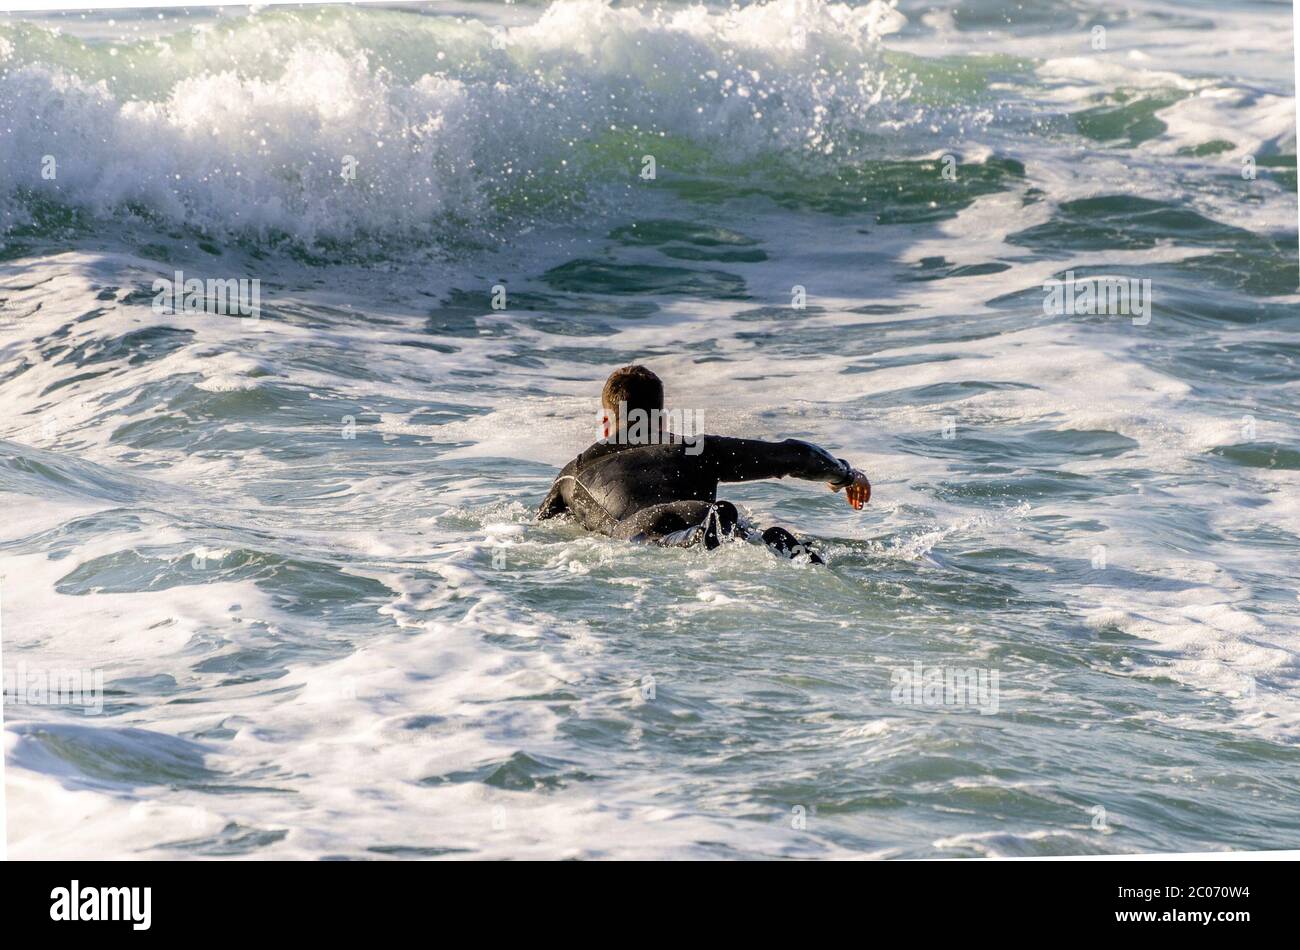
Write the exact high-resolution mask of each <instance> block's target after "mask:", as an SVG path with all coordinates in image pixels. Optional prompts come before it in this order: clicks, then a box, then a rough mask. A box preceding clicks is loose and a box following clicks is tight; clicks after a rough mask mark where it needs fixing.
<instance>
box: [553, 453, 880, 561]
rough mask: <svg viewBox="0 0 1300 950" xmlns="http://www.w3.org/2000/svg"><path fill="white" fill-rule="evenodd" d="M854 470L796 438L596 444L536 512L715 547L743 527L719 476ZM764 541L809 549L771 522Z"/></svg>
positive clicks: (830, 475) (616, 532)
mask: <svg viewBox="0 0 1300 950" xmlns="http://www.w3.org/2000/svg"><path fill="white" fill-rule="evenodd" d="M853 474H854V472H853V467H852V466H851V465H849V463H848V462H846V461H844V460H843V459H837V458H835V457H834V456H832V455H831V454H830V453H829V452H827V451H826V450H825V449H822V448H819V447H817V446H815V445H811V444H809V443H807V442H800V441H799V440H798V439H786V440H785V441H784V442H761V441H758V440H756V439H732V438H727V437H726V436H718V435H704V436H689V437H687V438H686V439H684V440H682V439H679V438H677V437H673V438H672V440H671V441H663V442H656V443H652V444H648V445H643V444H626V443H619V442H610V441H605V442H597V443H595V444H594V445H592V446H591V447H590V448H588V449H587V450H586V451H585V452H583V453H582V454H581V455H579V456H578V457H577V458H575V459H574V460H573V461H572V462H570V463H569V464H568V465H566V466H564V468H563V470H562V471H561V472H560V475H559V477H558V478H557V479H556V480H555V484H554V485H552V486H551V490H550V492H549V493H548V494H547V496H546V499H545V500H544V501H543V502H542V505H541V507H540V508H539V509H538V511H537V517H538V518H551V517H554V516H555V515H558V514H561V513H563V512H566V511H567V512H571V513H572V514H573V515H574V517H575V518H577V520H578V522H579V523H580V524H581V525H582V526H583V527H584V528H587V529H588V530H590V531H598V532H600V533H601V534H607V535H609V536H610V537H614V538H622V539H625V540H631V541H649V542H652V543H655V544H670V545H681V546H686V545H691V544H699V543H703V544H704V545H705V546H706V547H709V548H713V547H716V546H717V545H718V544H719V543H720V541H721V539H722V537H723V536H730V535H732V534H735V533H736V532H737V529H738V528H739V527H740V526H739V524H738V516H737V512H736V508H735V506H734V505H732V504H731V503H730V502H726V501H721V502H720V501H718V482H748V481H754V480H757V479H760V478H784V477H786V476H789V477H792V478H803V479H807V480H809V481H820V482H831V483H834V484H838V485H847V484H849V483H850V482H852V480H853ZM763 540H764V541H765V542H767V544H768V545H769V546H770V547H773V548H775V549H776V550H778V551H779V552H780V553H783V554H790V555H793V554H798V553H804V549H803V545H802V544H800V543H799V542H798V541H796V540H795V539H794V537H793V536H791V535H790V533H789V532H787V531H785V530H784V529H782V528H769V529H768V530H767V531H765V532H763ZM814 557H815V555H814Z"/></svg>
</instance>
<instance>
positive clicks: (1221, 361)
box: [0, 0, 1300, 858]
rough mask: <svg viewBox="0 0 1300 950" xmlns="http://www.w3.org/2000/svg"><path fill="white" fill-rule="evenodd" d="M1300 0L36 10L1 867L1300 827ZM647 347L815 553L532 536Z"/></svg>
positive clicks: (978, 843)
mask: <svg viewBox="0 0 1300 950" xmlns="http://www.w3.org/2000/svg"><path fill="white" fill-rule="evenodd" d="M1291 12H1292V11H1291V8H1290V6H1289V5H1286V4H1272V3H1246V4H1232V5H1227V6H1226V7H1225V6H1224V5H1223V4H1186V5H1182V6H1180V7H1179V8H1177V9H1176V10H1175V9H1174V8H1170V7H1167V6H1165V5H1163V4H1158V3H1139V4H1137V5H1135V6H1131V8H1130V10H1129V11H1127V12H1122V13H1121V12H1117V11H1115V10H1112V9H1110V8H1109V6H1108V5H1103V4H1092V3H1079V2H1069V3H1057V2H1044V3H1037V4H1033V5H1032V6H1025V5H1016V6H1011V5H1007V4H1002V3H994V2H988V3H963V4H943V3H940V4H934V3H925V4H917V3H909V2H903V3H900V4H899V5H898V8H897V9H896V10H894V9H892V8H889V7H886V6H883V5H880V4H873V5H834V4H824V3H821V2H817V0H802V2H800V0H777V2H775V3H772V4H768V5H756V4H755V5H745V6H744V7H743V8H738V9H737V10H736V11H733V12H728V9H727V8H726V7H725V6H721V5H712V6H707V7H697V8H688V7H685V6H672V5H665V6H663V7H644V8H635V7H630V6H620V7H608V6H605V5H602V4H599V3H596V2H592V0H559V2H555V3H551V4H536V5H522V6H521V5H504V4H480V3H472V4H463V5H460V6H458V7H455V8H451V7H448V6H446V5H428V6H418V5H412V6H407V7H398V8H389V9H383V10H380V9H373V8H372V9H365V8H361V9H352V8H349V9H345V8H325V7H315V8H313V7H306V8H265V9H262V10H259V11H258V12H256V13H249V12H248V11H246V10H243V9H228V10H224V11H220V12H217V11H207V12H204V11H196V12H191V13H187V14H184V15H180V16H177V15H176V14H173V13H171V12H168V13H166V14H164V15H162V16H161V17H160V16H159V14H158V12H157V11H136V12H120V11H119V12H114V13H113V14H111V15H110V14H102V15H99V14H97V15H86V16H84V17H83V16H82V15H80V14H76V15H67V16H56V15H50V16H45V17H38V16H29V17H20V16H18V15H11V16H9V17H8V18H7V19H5V20H0V130H3V131H2V133H0V175H3V178H0V228H2V229H3V231H2V233H0V391H2V392H3V399H4V405H5V407H6V409H7V412H6V413H4V415H3V417H0V419H2V420H3V423H2V424H3V429H2V430H0V491H2V492H3V493H4V495H5V510H6V518H5V523H4V528H3V531H2V532H0V550H3V559H2V560H0V598H2V599H0V618H2V619H3V637H4V640H3V649H4V657H3V659H4V666H5V670H6V674H7V675H8V674H9V673H10V672H11V671H12V670H14V669H16V668H17V665H18V664H19V663H20V662H21V663H22V664H24V669H34V670H77V671H80V670H97V671H100V672H102V674H103V683H104V689H103V697H102V698H103V709H102V712H101V713H100V714H99V715H95V716H87V715H84V713H83V711H82V710H80V709H76V708H68V707H66V706H50V705H41V704H32V703H18V702H11V703H9V704H7V705H6V707H5V738H6V763H7V769H6V786H7V792H8V821H9V827H8V835H9V847H10V854H11V855H16V856H33V857H45V856H82V857H129V856H134V857H176V856H186V855H189V856H240V857H307V858H325V857H347V858H382V857H439V856H451V857H467V856H468V857H473V856H484V857H546V858H555V857H574V856H576V857H778V856H794V857H815V856H828V857H849V856H872V857H965V856H987V855H1045V854H1090V853H1112V852H1140V851H1203V850H1222V849H1250V850H1260V849H1277V848H1297V847H1300V808H1298V807H1297V805H1298V804H1300V792H1298V791H1297V789H1298V788H1300V750H1298V749H1297V745H1296V742H1297V739H1298V738H1300V672H1298V666H1297V658H1298V656H1300V635H1298V634H1297V619H1298V618H1300V591H1297V588H1296V585H1295V577H1296V576H1298V575H1300V549H1298V546H1297V541H1298V539H1300V506H1297V504H1296V501H1295V497H1296V488H1297V483H1298V481H1300V476H1298V475H1297V472H1298V471H1300V449H1297V435H1298V434H1300V418H1298V417H1297V412H1296V408H1295V406H1296V393H1297V388H1298V383H1300V371H1298V370H1297V364H1296V359H1297V355H1300V344H1297V337H1296V330H1297V322H1298V321H1297V300H1298V298H1297V278H1298V276H1300V274H1298V270H1297V233H1296V225H1297V207H1296V159H1295V121H1296V120H1295V116H1296V113H1295V97H1294V82H1293V77H1294V63H1293V52H1292V48H1291V33H1290V26H1291ZM1098 27H1100V28H1102V32H1100V33H1098V32H1097V28H1098ZM647 156H651V157H653V158H654V176H653V177H648V175H647V174H645V172H646V168H647V163H646V161H645V159H646V157H647ZM47 158H52V159H53V168H54V170H55V174H54V175H53V176H52V177H46V176H44V175H43V174H42V171H43V169H45V168H47V167H49V162H48V161H47ZM349 166H351V167H352V168H354V170H355V173H356V174H355V177H352V178H348V177H346V176H345V175H344V169H346V168H348V167H349ZM178 270H179V271H182V272H183V273H184V274H185V275H187V276H194V277H200V278H219V279H241V278H247V279H257V280H258V281H260V301H261V310H260V318H259V319H258V320H256V321H255V322H252V323H251V324H250V323H249V322H247V321H244V320H241V319H240V318H239V317H238V316H237V315H225V314H221V313H215V312H205V313H191V314H172V313H159V312H157V311H156V310H155V309H153V308H152V307H151V304H152V302H153V299H154V296H155V291H154V289H153V282H154V281H155V280H157V279H159V278H167V279H170V278H171V277H172V276H173V275H174V273H175V272H176V271H178ZM1070 274H1072V275H1073V278H1074V280H1076V281H1078V282H1085V281H1088V280H1095V279H1096V278H1098V277H1117V278H1124V279H1125V282H1126V283H1125V286H1126V288H1127V286H1128V285H1127V281H1128V280H1130V279H1131V280H1134V281H1137V282H1138V283H1137V284H1136V285H1134V286H1135V287H1136V288H1138V289H1137V290H1135V291H1134V293H1135V294H1137V293H1140V294H1143V295H1145V294H1149V297H1148V296H1143V297H1141V298H1140V300H1142V301H1145V302H1146V303H1149V305H1150V306H1149V307H1147V308H1146V309H1145V311H1144V312H1132V311H1126V312H1124V313H1114V312H1109V313H1108V312H1100V313H1098V312H1075V313H1070V312H1066V313H1060V312H1052V313H1048V312H1045V307H1044V301H1045V297H1046V290H1045V285H1047V286H1050V283H1049V282H1050V281H1052V280H1054V279H1056V280H1063V279H1065V278H1066V276H1067V275H1070ZM1143 281H1149V284H1146V285H1144V284H1143V283H1142V282H1143ZM496 287H501V288H504V291H505V308H504V309H495V308H494V307H493V297H494V295H495V294H497V291H495V290H494V288H496ZM795 288H802V289H803V296H804V301H803V305H802V306H795V305H793V304H792V302H793V301H795V300H796V297H797V296H798V295H797V293H796V291H795ZM1134 302H1139V301H1138V300H1137V299H1135V301H1134ZM1085 309H1086V308H1085ZM630 361H638V362H643V363H646V364H647V365H649V366H650V367H651V368H653V369H654V370H656V372H658V373H659V374H660V375H661V376H662V377H663V378H664V380H665V384H666V386H667V390H668V398H669V402H670V404H672V405H675V406H677V407H680V408H683V409H690V410H692V411H695V412H698V413H700V414H702V416H703V419H704V428H706V429H707V430H708V431H712V432H718V433H725V434H733V435H746V436H753V437H764V438H785V437H799V438H806V439H810V440H813V441H816V442H818V443H820V444H823V445H825V446H827V447H828V448H830V449H831V450H832V451H833V452H834V453H835V454H837V455H842V456H845V457H847V458H849V459H851V460H852V461H853V462H854V463H855V464H857V465H858V466H859V467H861V468H863V469H864V470H866V471H867V472H868V473H869V474H870V476H871V478H872V482H873V485H874V489H875V494H874V496H873V499H872V502H871V504H870V506H869V507H868V508H867V509H866V510H865V511H864V512H862V513H855V512H853V511H851V510H850V509H849V508H848V507H847V506H845V505H844V503H843V500H842V498H841V497H840V496H837V495H833V494H832V493H830V492H828V491H826V490H825V489H824V487H822V486H820V485H816V484H808V483H802V482H797V481H781V482H769V483H757V484H748V485H737V486H728V487H727V488H726V491H725V497H728V498H730V499H732V500H733V501H735V502H737V503H738V504H739V505H740V506H741V507H742V508H743V509H745V511H746V512H747V514H748V515H749V516H750V517H751V518H752V519H754V520H755V521H758V522H760V523H763V524H768V523H780V524H784V525H786V526H789V527H792V528H793V529H795V530H796V531H797V532H798V533H799V534H801V535H808V536H811V537H814V538H817V539H819V543H820V546H821V549H822V551H823V554H824V556H825V557H826V559H827V561H828V562H829V565H828V567H826V568H816V567H813V566H810V565H807V564H801V563H796V564H789V563H785V562H781V561H777V560H776V559H774V558H772V557H770V556H769V555H767V554H766V553H765V552H764V551H762V550H761V549H759V548H756V547H751V546H748V545H733V546H729V547H726V548H724V549H723V550H720V551H718V552H714V553H712V554H705V553H703V552H697V551H680V550H658V549H648V548H642V547H637V546H631V545H626V544H621V543H617V542H613V541H609V540H605V539H602V538H598V537H592V536H588V535H585V534H583V533H582V532H581V531H579V530H578V529H576V528H575V527H574V526H572V525H569V524H565V523H561V522H548V523H544V524H539V523H535V522H534V521H533V520H532V511H533V510H534V508H535V506H536V505H537V503H538V502H539V501H540V500H541V498H542V496H543V494H544V493H545V491H546V489H547V488H548V487H549V485H550V482H551V480H552V479H553V478H554V476H555V474H556V472H557V471H558V468H559V467H560V466H561V465H563V463H564V462H566V461H567V460H568V459H569V458H570V457H572V456H573V455H575V454H576V453H577V452H578V451H579V450H581V449H582V448H584V447H585V446H586V445H588V444H589V443H590V442H591V441H592V440H593V438H594V437H595V435H594V429H595V421H596V418H595V412H596V408H597V407H596V400H597V396H598V393H599V388H600V384H601V382H602V381H603V379H604V377H605V375H606V374H607V373H608V372H609V370H610V369H611V368H613V367H615V366H617V365H621V364H623V363H626V362H630ZM918 670H919V671H920V675H921V676H925V675H929V674H930V673H931V672H934V671H937V672H938V673H939V674H940V675H942V674H943V673H944V672H945V671H949V670H962V671H966V670H971V671H975V672H976V673H977V674H978V675H979V677H982V679H980V680H979V681H980V682H982V683H984V684H986V685H989V684H994V685H993V688H992V692H985V693H982V694H977V695H974V697H973V698H974V699H978V700H980V702H978V703H977V702H957V701H955V700H957V699H960V698H961V696H960V695H958V696H956V697H948V698H949V699H950V700H954V701H949V702H944V701H942V699H939V700H937V701H936V700H935V698H934V697H930V698H928V699H927V697H926V696H925V695H923V694H922V693H921V692H918V694H917V695H916V697H914V698H916V699H918V700H920V701H919V702H910V701H906V702H905V701H900V700H908V699H910V698H913V697H912V695H911V693H910V692H909V691H903V692H900V690H899V689H898V688H897V686H898V683H899V681H900V677H903V676H906V675H909V674H911V673H912V672H913V671H918ZM971 698H972V697H967V699H971Z"/></svg>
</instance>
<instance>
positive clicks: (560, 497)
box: [537, 462, 574, 521]
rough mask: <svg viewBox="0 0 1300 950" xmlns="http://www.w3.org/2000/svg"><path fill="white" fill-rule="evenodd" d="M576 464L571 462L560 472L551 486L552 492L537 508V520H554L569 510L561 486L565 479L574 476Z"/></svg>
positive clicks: (548, 493)
mask: <svg viewBox="0 0 1300 950" xmlns="http://www.w3.org/2000/svg"><path fill="white" fill-rule="evenodd" d="M573 469H574V464H573V463H572V462H570V463H569V464H568V465H566V466H564V468H562V469H561V470H560V475H559V477H558V478H556V479H555V482H554V484H552V485H551V490H550V491H548V492H547V493H546V497H545V498H543V499H542V503H541V505H539V506H538V508H537V520H538V521H543V520H545V519H547V518H554V517H555V516H556V515H560V514H563V513H564V512H566V511H568V510H569V503H568V502H567V501H565V500H564V494H563V492H561V491H560V486H561V485H563V484H564V479H565V477H566V476H568V475H572V474H573Z"/></svg>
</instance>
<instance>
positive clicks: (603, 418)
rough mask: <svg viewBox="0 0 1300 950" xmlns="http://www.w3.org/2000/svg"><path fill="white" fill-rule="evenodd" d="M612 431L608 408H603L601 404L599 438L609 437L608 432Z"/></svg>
mask: <svg viewBox="0 0 1300 950" xmlns="http://www.w3.org/2000/svg"><path fill="white" fill-rule="evenodd" d="M612 431H613V429H612V428H611V426H610V420H609V410H608V409H605V408H604V407H603V406H602V407H601V413H600V434H601V438H604V439H608V438H609V434H610V432H612Z"/></svg>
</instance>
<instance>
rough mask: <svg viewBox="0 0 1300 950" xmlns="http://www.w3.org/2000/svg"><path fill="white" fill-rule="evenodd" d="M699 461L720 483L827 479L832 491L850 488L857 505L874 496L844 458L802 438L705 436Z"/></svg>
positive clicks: (858, 506) (860, 505)
mask: <svg viewBox="0 0 1300 950" xmlns="http://www.w3.org/2000/svg"><path fill="white" fill-rule="evenodd" d="M699 458H700V462H701V464H702V465H704V466H705V468H706V469H708V471H709V474H711V475H712V476H713V477H715V478H717V480H718V481H720V482H749V481H754V480H756V479H760V478H785V477H787V476H788V477H790V478H802V479H807V480H808V481H816V482H822V481H824V482H827V483H828V484H829V485H830V487H831V489H832V490H833V491H839V490H840V489H842V488H847V489H849V492H848V496H847V497H848V500H849V504H851V505H852V506H853V507H854V508H861V507H862V504H863V503H864V502H865V501H866V500H867V499H868V498H870V497H871V486H870V484H869V483H868V482H867V478H866V476H865V475H863V474H862V473H861V472H859V471H858V470H857V469H855V468H854V467H853V466H852V465H850V464H849V463H848V462H846V461H845V460H844V459H837V458H835V456H833V455H831V454H830V453H829V452H827V451H826V450H825V449H823V448H821V447H820V446H817V445H813V444H812V443H810V442H802V441H800V440H799V439H786V440H785V441H784V442H762V441H760V440H758V439H731V438H727V437H726V436H717V435H710V436H705V438H704V446H703V450H702V451H701V452H700V455H699Z"/></svg>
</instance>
